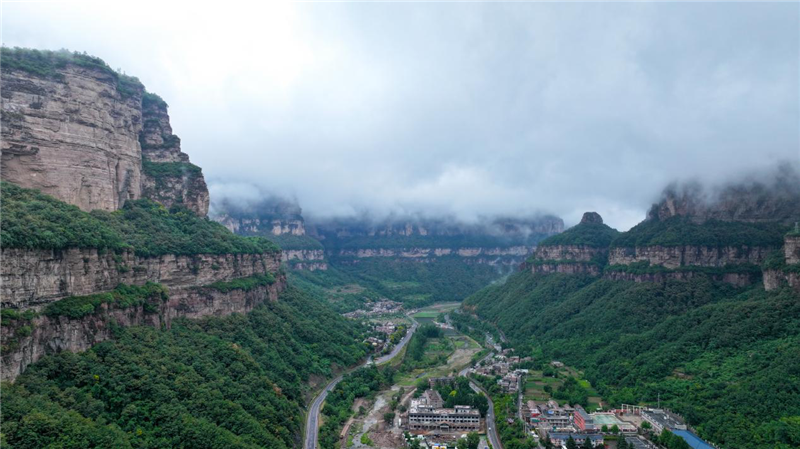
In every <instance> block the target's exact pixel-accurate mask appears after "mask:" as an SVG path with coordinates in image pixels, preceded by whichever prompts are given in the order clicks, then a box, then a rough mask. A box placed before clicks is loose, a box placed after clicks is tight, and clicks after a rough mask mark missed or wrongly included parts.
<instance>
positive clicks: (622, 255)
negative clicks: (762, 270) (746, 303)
mask: <svg viewBox="0 0 800 449" xmlns="http://www.w3.org/2000/svg"><path fill="white" fill-rule="evenodd" d="M773 249H774V248H764V247H749V246H739V247H734V246H728V247H723V248H715V247H706V246H667V247H665V246H643V247H635V248H612V249H611V251H610V253H609V255H608V264H609V265H630V264H632V263H636V262H645V261H646V262H649V263H650V265H660V266H663V267H665V268H669V269H675V268H679V267H685V266H697V267H724V266H725V265H739V264H754V265H760V264H761V263H762V262H763V261H764V259H765V258H766V256H767V254H768V253H769V252H770V251H771V250H773Z"/></svg>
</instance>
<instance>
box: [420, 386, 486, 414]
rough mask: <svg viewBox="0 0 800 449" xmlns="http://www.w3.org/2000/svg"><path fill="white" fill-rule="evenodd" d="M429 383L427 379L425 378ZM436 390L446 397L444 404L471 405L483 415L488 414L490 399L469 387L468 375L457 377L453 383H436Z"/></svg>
mask: <svg viewBox="0 0 800 449" xmlns="http://www.w3.org/2000/svg"><path fill="white" fill-rule="evenodd" d="M425 384H426V385H427V380H425ZM436 391H438V392H439V394H440V395H441V396H442V399H444V406H445V407H447V408H453V407H455V406H456V405H469V406H471V407H473V408H476V409H478V411H480V412H481V416H486V411H487V410H488V409H489V401H488V400H486V396H484V395H483V394H482V393H476V392H474V391H472V388H470V387H469V379H467V378H466V377H457V378H456V379H455V382H454V383H453V384H452V385H448V384H445V383H439V384H438V385H436Z"/></svg>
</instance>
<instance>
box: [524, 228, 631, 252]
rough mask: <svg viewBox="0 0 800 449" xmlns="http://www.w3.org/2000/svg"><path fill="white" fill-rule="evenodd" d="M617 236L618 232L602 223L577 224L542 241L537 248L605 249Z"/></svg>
mask: <svg viewBox="0 0 800 449" xmlns="http://www.w3.org/2000/svg"><path fill="white" fill-rule="evenodd" d="M618 235H619V231H617V230H616V229H614V228H612V227H610V226H608V225H605V224H602V223H579V224H577V225H575V226H573V227H571V228H569V229H567V230H566V231H564V232H562V233H561V234H556V235H553V236H550V237H548V238H546V239H544V240H542V241H541V242H540V243H539V246H557V245H585V246H592V247H596V248H606V247H608V245H609V244H611V241H612V240H614V238H616V237H617V236H618Z"/></svg>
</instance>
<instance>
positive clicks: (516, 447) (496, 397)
mask: <svg viewBox="0 0 800 449" xmlns="http://www.w3.org/2000/svg"><path fill="white" fill-rule="evenodd" d="M473 379H474V380H475V381H476V382H477V383H478V384H480V386H481V387H483V389H484V390H486V391H488V392H489V394H490V395H491V397H492V402H494V420H495V425H496V426H497V434H498V436H499V437H500V440H501V441H502V442H503V447H504V448H506V449H534V448H536V447H538V444H537V443H536V442H535V441H534V440H533V438H531V437H530V436H529V435H528V433H527V432H525V425H524V423H523V422H522V421H520V420H519V419H518V418H517V417H516V409H517V406H516V403H515V401H516V398H515V397H514V396H512V395H510V394H502V393H501V391H500V389H499V387H498V385H497V382H496V381H495V378H494V377H486V376H481V375H473ZM509 419H511V420H512V422H511V423H509V422H508V420H509Z"/></svg>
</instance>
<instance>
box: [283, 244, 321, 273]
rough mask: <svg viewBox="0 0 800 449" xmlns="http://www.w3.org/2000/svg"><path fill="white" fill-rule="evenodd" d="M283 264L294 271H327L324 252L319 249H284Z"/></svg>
mask: <svg viewBox="0 0 800 449" xmlns="http://www.w3.org/2000/svg"><path fill="white" fill-rule="evenodd" d="M282 253H283V262H285V263H287V264H288V265H289V266H290V267H291V268H294V269H295V270H308V271H316V270H327V269H328V262H327V261H326V260H325V251H323V250H321V249H285V250H283V251H282Z"/></svg>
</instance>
